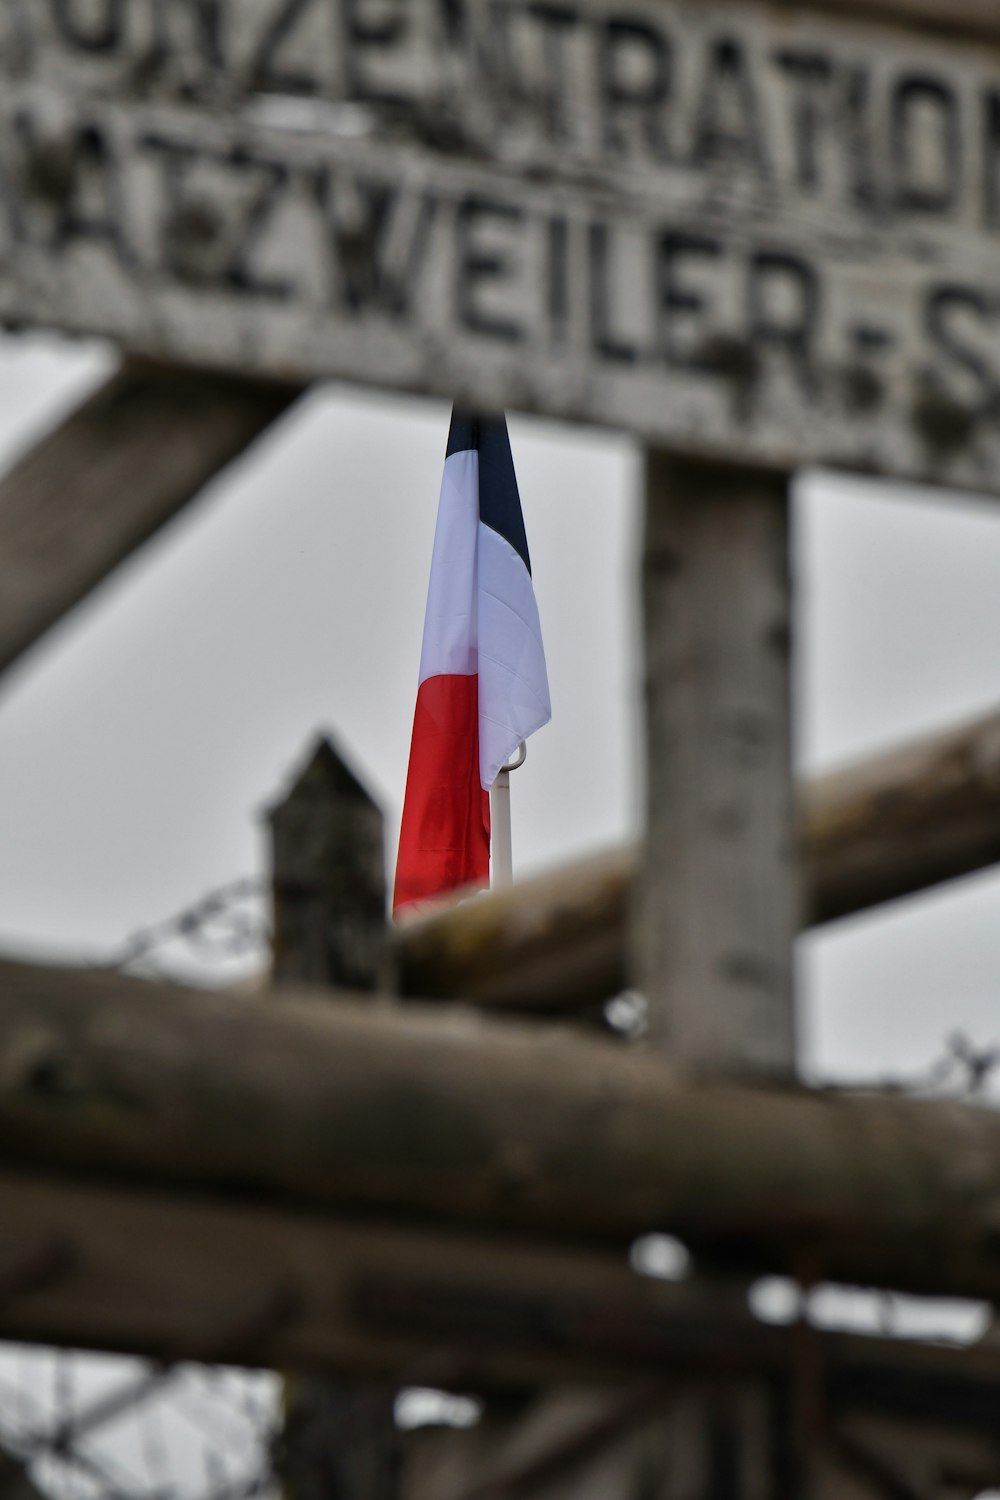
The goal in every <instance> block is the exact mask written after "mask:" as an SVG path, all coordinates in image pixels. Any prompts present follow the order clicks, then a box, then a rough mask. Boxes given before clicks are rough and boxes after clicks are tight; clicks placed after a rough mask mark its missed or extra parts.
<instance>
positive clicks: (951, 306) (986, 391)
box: [924, 285, 996, 402]
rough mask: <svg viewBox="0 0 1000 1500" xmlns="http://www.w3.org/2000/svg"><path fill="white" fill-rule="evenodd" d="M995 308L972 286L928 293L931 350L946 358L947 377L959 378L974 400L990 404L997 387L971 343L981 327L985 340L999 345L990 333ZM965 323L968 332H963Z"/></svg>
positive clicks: (926, 316) (941, 288) (947, 287)
mask: <svg viewBox="0 0 1000 1500" xmlns="http://www.w3.org/2000/svg"><path fill="white" fill-rule="evenodd" d="M990 315H991V308H990V303H989V300H988V298H987V297H986V296H985V295H984V294H983V293H982V292H981V291H978V290H976V289H974V288H972V287H962V286H951V285H944V286H937V287H932V288H931V289H930V290H929V291H928V293H927V300H926V303H925V307H924V327H925V329H926V332H927V337H928V340H929V342H930V344H931V347H932V348H933V349H934V350H935V351H936V352H937V353H938V354H942V355H944V359H945V363H944V373H945V378H946V379H948V378H949V376H950V377H951V378H952V379H953V377H954V376H955V375H958V376H959V377H960V379H961V383H962V385H963V386H964V387H966V393H968V387H969V384H970V382H971V387H972V392H971V394H972V398H973V399H974V400H976V401H980V402H986V401H989V400H990V399H992V398H993V397H994V396H995V394H996V384H995V382H994V380H993V377H992V375H991V373H990V370H989V368H988V366H987V364H986V361H985V359H984V358H983V356H982V354H980V353H979V351H978V350H977V349H976V348H975V347H974V346H973V344H972V342H971V341H970V340H969V337H968V334H969V332H970V331H975V330H976V329H977V328H978V330H979V332H980V335H981V337H983V338H984V341H986V340H987V337H988V342H990V343H995V334H994V333H993V332H992V331H990V330H987V328H986V327H985V325H986V324H987V323H988V322H989V320H990ZM963 324H964V325H965V326H964V329H963Z"/></svg>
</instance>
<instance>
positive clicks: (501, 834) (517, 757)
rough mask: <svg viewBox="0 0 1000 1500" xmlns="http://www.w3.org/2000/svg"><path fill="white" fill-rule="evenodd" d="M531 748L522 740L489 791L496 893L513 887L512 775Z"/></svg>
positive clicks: (492, 871) (492, 876) (491, 882)
mask: <svg viewBox="0 0 1000 1500" xmlns="http://www.w3.org/2000/svg"><path fill="white" fill-rule="evenodd" d="M527 758H528V747H527V745H525V743H524V741H523V740H522V741H521V743H520V744H519V745H518V747H517V749H516V750H515V752H514V754H513V755H512V756H511V758H510V760H508V761H507V762H506V763H505V764H504V765H502V766H501V767H500V770H499V771H498V772H497V779H496V781H494V783H493V786H492V789H491V791H490V874H491V881H490V884H491V885H492V887H493V889H494V890H495V891H499V890H504V889H506V887H507V886H510V885H513V884H514V862H513V856H512V852H511V841H510V773H511V771H516V770H518V769H519V768H520V767H521V766H523V765H524V762H525V761H526V760H527Z"/></svg>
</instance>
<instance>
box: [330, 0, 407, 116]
mask: <svg viewBox="0 0 1000 1500" xmlns="http://www.w3.org/2000/svg"><path fill="white" fill-rule="evenodd" d="M343 27H344V33H343V34H344V57H345V60H346V64H347V70H348V91H349V93H350V94H351V95H352V96H353V97H354V98H355V99H361V100H364V101H366V102H370V103H372V104H388V105H399V104H405V103H406V100H405V99H404V98H402V97H401V96H400V95H398V94H394V93H393V92H392V91H391V90H389V89H383V88H379V87H378V86H377V85H376V84H375V83H374V82H373V81H372V79H371V77H370V76H369V75H368V73H367V72H366V64H368V63H370V62H371V61H372V60H375V61H377V60H378V57H379V54H380V53H381V54H383V55H384V54H385V53H386V52H391V51H392V50H393V49H398V48H399V47H400V45H401V44H405V42H406V40H407V35H408V32H409V29H410V14H409V10H408V7H407V3H406V0H343ZM366 53H368V54H370V55H369V56H368V57H366V56H365V54H366Z"/></svg>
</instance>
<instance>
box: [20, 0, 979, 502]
mask: <svg viewBox="0 0 1000 1500" xmlns="http://www.w3.org/2000/svg"><path fill="white" fill-rule="evenodd" d="M0 70H2V73H3V75H4V77H5V79H6V82H5V85H4V89H3V94H2V98H0V318H3V319H4V320H6V321H7V322H8V323H12V324H15V325H17V324H41V325H47V326H52V327H56V328H61V329H65V330H68V331H71V332H77V333H91V334H102V335H108V336H111V337H113V338H115V339H117V340H119V341H120V342H121V343H122V344H123V345H125V346H126V347H128V348H131V349H134V350H136V351H140V352H144V353H148V354H151V355H154V356H163V357H168V358H171V359H176V360H182V361H190V362H194V363H198V364H208V365H217V366H219V367H226V368H235V369H238V370H242V371H246V372H248V373H263V374H267V375H277V376H288V377H290V378H293V379H296V380H301V379H310V378H314V377H343V378H346V379H349V380H353V381H363V382H371V383H375V384H378V385H383V386H390V387H398V388H402V389H406V390H413V391H423V392H434V393H440V394H444V395H453V394H456V393H461V394H463V395H464V396H466V397H468V398H472V399H474V400H475V401H476V402H478V403H480V404H483V405H485V406H506V407H512V408H519V409H523V410H531V411H538V412H543V413H548V414H551V415H553V416H557V417H568V418H574V419H581V420H584V421H587V422H592V423H597V424H601V425H607V426H613V427H618V428H622V429H625V430H627V431H630V432H633V433H636V434H638V435H640V436H641V437H643V438H644V439H647V440H653V441H662V442H666V443H669V444H670V445H671V446H673V447H675V448H678V449H682V450H686V451H689V452H695V453H706V454H721V455H725V456H730V457H736V458H739V459H745V460H754V461H756V460H763V461H766V462H774V463H777V464H780V465H782V466H795V465H799V464H803V463H809V462H816V461H827V462H834V463H838V464H843V465H848V466H852V467H858V468H862V469H867V470H872V471H875V472H884V473H889V474H895V475H900V476H912V477H916V478H922V479H930V480H934V481H939V482H940V481H946V482H955V483H959V484H963V485H968V486H971V487H975V488H980V489H985V490H992V491H995V492H998V493H1000V49H998V50H996V51H991V50H990V48H989V47H987V46H985V45H984V44H983V41H982V40H981V39H980V40H979V41H977V42H973V41H972V40H971V38H970V39H969V40H968V41H963V40H961V39H960V38H957V37H944V36H938V35H932V34H931V33H929V32H927V33H921V32H919V31H912V32H909V31H907V30H905V29H903V28H902V27H894V26H893V25H891V24H889V23H887V22H885V21H882V22H867V21H865V20H864V19H862V18H860V17H854V18H851V19H844V18H843V17H838V16H836V15H833V14H827V13H824V12H815V13H812V12H808V11H804V10H800V9H796V8H789V7H787V6H784V7H774V6H768V5H763V4H756V3H740V4H716V3H710V0H697V3H690V4H689V3H685V0H2V3H0Z"/></svg>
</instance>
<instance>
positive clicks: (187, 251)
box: [139, 133, 226, 285]
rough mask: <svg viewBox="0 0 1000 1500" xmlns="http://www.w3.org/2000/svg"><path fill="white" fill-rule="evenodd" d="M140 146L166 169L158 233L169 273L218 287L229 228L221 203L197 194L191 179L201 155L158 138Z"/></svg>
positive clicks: (145, 139) (152, 135) (146, 139)
mask: <svg viewBox="0 0 1000 1500" xmlns="http://www.w3.org/2000/svg"><path fill="white" fill-rule="evenodd" d="M139 144H140V146H141V147H142V149H143V150H144V151H145V152H147V153H148V154H149V156H150V157H151V158H152V160H154V161H156V162H157V163H158V164H159V167H160V172H161V189H162V205H161V209H162V212H161V217H160V222H159V225H158V226H157V227H158V230H159V234H158V241H159V244H160V246H161V250H162V255H163V264H164V267H165V269H166V271H167V273H168V274H169V275H170V276H173V277H176V279H177V280H178V281H184V282H190V283H192V284H196V285H208V284H212V283H217V282H218V281H219V279H220V277H221V274H222V265H223V263H224V255H225V252H224V250H223V249H222V248H221V244H222V240H223V236H224V234H225V227H226V226H225V221H224V219H223V216H222V213H221V210H220V208H219V205H218V204H217V202H216V201H215V199H214V198H209V197H208V196H207V194H204V193H202V194H198V193H196V192H194V191H193V190H192V186H191V181H190V176H191V172H192V171H193V169H194V168H195V167H196V166H197V165H198V161H199V152H198V150H197V149H196V148H195V147H194V146H192V145H189V144H188V143H187V142H186V141H178V140H174V139H173V138H172V137H170V136H165V135H158V134H156V133H150V134H148V135H145V136H143V137H142V138H141V140H140V142H139Z"/></svg>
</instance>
